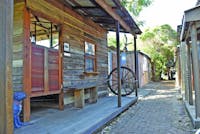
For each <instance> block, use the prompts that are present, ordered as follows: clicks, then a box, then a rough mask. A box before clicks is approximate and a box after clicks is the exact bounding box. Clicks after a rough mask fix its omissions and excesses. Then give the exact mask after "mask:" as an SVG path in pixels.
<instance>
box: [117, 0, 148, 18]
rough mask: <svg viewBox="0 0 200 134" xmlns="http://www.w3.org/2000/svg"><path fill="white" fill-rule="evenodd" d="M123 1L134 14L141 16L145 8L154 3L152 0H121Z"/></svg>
mask: <svg viewBox="0 0 200 134" xmlns="http://www.w3.org/2000/svg"><path fill="white" fill-rule="evenodd" d="M121 3H122V4H123V5H124V7H126V8H127V10H129V12H131V13H132V14H133V15H134V16H139V14H140V12H141V11H142V10H143V8H144V7H148V6H149V5H150V4H151V3H152V0H121Z"/></svg>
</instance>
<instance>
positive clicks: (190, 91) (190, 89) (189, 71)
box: [186, 44, 193, 105]
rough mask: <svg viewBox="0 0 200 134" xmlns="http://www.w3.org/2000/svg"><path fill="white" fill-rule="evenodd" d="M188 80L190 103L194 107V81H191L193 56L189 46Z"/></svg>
mask: <svg viewBox="0 0 200 134" xmlns="http://www.w3.org/2000/svg"><path fill="white" fill-rule="evenodd" d="M186 65H187V80H188V89H187V90H188V101H189V104H190V105H193V94H192V81H191V80H192V79H191V54H190V45H189V44H187V64H186Z"/></svg>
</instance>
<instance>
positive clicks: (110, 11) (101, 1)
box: [95, 0, 132, 33]
mask: <svg viewBox="0 0 200 134" xmlns="http://www.w3.org/2000/svg"><path fill="white" fill-rule="evenodd" d="M95 1H96V2H97V3H98V4H99V5H100V6H101V7H102V8H103V9H104V10H105V11H106V12H107V13H108V14H109V15H110V16H112V17H113V18H114V19H115V20H116V21H118V22H119V23H120V25H121V26H122V27H123V28H124V29H126V31H127V32H129V33H132V32H131V28H130V27H129V26H128V25H127V24H126V23H125V22H124V20H123V19H122V18H121V17H120V16H119V15H118V14H116V12H115V11H114V10H113V8H112V7H111V6H109V5H108V4H107V3H106V2H105V0H95Z"/></svg>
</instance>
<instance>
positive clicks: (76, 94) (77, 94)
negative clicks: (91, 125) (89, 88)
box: [74, 89, 85, 108]
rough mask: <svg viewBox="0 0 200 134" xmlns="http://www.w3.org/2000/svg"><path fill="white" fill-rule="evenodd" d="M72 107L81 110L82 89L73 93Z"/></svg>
mask: <svg viewBox="0 0 200 134" xmlns="http://www.w3.org/2000/svg"><path fill="white" fill-rule="evenodd" d="M74 101H75V102H74V106H75V107H76V108H83V107H84V106H85V94H84V89H80V90H75V91H74Z"/></svg>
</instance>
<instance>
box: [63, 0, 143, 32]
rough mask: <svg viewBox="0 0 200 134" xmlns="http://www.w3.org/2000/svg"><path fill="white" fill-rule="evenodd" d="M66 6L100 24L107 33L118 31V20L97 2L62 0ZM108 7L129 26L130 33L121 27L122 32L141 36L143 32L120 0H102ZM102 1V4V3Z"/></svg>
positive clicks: (93, 0) (91, 0) (89, 0)
mask: <svg viewBox="0 0 200 134" xmlns="http://www.w3.org/2000/svg"><path fill="white" fill-rule="evenodd" d="M60 1H61V2H62V3H63V4H64V5H65V6H67V7H69V8H71V9H72V10H73V11H75V12H77V13H78V14H80V15H81V16H84V17H88V18H90V19H91V20H93V21H94V22H95V23H98V24H99V25H100V26H101V27H103V28H104V29H106V30H107V31H116V20H115V18H113V17H112V16H111V15H110V14H109V12H107V11H106V10H105V9H104V8H103V7H102V6H100V5H99V4H98V3H97V2H96V0H60ZM102 1H103V2H104V3H106V5H108V6H109V7H110V8H111V9H112V11H113V12H114V14H116V15H118V16H120V18H121V19H122V20H123V21H124V22H125V23H126V24H127V26H128V27H129V28H130V31H127V29H126V28H125V27H123V26H121V32H129V33H132V34H141V33H142V31H141V30H140V28H139V27H138V26H137V24H136V22H135V21H134V20H133V18H132V17H131V15H130V14H129V13H128V11H127V10H126V9H125V8H124V7H123V6H122V5H121V3H120V1H119V0H102ZM102 1H101V2H102Z"/></svg>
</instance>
